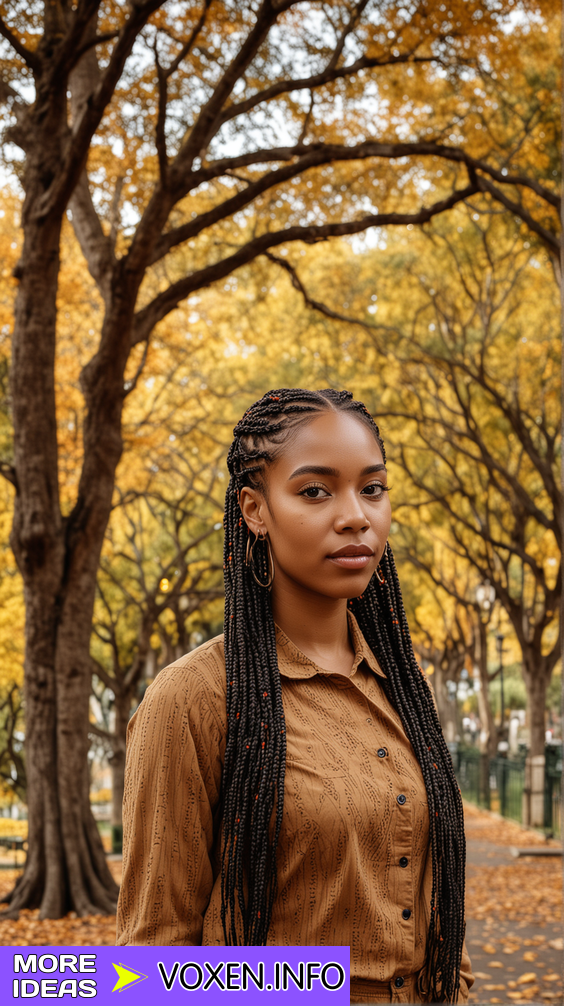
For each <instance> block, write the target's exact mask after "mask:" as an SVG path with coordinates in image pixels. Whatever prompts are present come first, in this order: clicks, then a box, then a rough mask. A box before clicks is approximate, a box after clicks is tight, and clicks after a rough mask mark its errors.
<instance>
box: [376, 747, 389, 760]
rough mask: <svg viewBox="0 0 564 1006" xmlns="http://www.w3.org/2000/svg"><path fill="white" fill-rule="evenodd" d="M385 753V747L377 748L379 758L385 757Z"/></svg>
mask: <svg viewBox="0 0 564 1006" xmlns="http://www.w3.org/2000/svg"><path fill="white" fill-rule="evenodd" d="M387 753H388V752H387V751H386V748H378V757H379V758H385V757H386V755H387Z"/></svg>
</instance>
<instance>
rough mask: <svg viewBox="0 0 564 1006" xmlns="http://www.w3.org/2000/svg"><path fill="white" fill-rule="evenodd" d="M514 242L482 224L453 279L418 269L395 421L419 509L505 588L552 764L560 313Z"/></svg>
mask: <svg viewBox="0 0 564 1006" xmlns="http://www.w3.org/2000/svg"><path fill="white" fill-rule="evenodd" d="M436 240H437V238H436ZM505 241H506V242H507V243H505ZM505 241H504V240H503V237H502V236H500V234H499V225H496V222H495V221H492V222H490V223H489V225H487V226H486V227H485V228H484V229H481V228H480V227H479V226H478V224H476V228H475V235H474V238H472V237H471V236H470V234H469V233H468V232H467V233H466V239H465V242H464V245H463V246H461V247H455V246H454V245H453V244H452V243H451V242H450V241H449V239H448V238H445V239H444V244H445V246H446V252H447V255H448V257H449V261H450V262H451V269H450V271H449V270H448V269H447V270H445V268H444V262H443V269H442V270H441V272H442V275H441V277H439V276H438V275H436V274H433V271H432V270H429V271H428V270H427V269H425V272H423V269H421V268H420V266H419V265H418V264H414V268H413V270H412V274H413V276H414V277H416V278H417V281H418V283H419V285H420V288H421V290H422V292H423V300H422V301H421V302H420V304H419V307H418V309H417V310H416V311H415V312H414V315H413V319H412V327H411V328H410V330H409V334H408V335H407V336H406V337H405V339H404V343H403V345H404V348H403V351H402V350H401V349H399V348H398V350H397V356H398V358H399V359H400V360H401V361H402V362H403V368H402V381H401V390H400V397H401V405H400V406H399V407H398V408H390V409H389V410H388V409H386V410H385V413H384V414H386V415H387V416H388V417H389V420H391V421H392V422H393V421H394V420H396V421H397V420H401V427H398V432H399V429H400V428H401V435H402V443H401V444H400V443H399V442H398V443H397V454H396V456H395V460H396V462H397V463H399V464H400V465H401V466H402V468H403V469H404V471H405V472H406V474H407V475H408V476H409V479H410V482H411V485H412V486H413V488H414V495H413V497H412V499H411V500H410V501H409V502H408V503H407V505H408V506H413V507H415V508H416V509H417V512H418V514H419V520H421V519H423V520H424V521H428V520H429V519H430V516H431V515H432V517H433V524H434V529H435V530H434V534H436V535H437V537H438V538H439V539H440V540H441V541H442V542H443V545H444V546H445V547H448V548H450V549H451V550H452V552H453V554H454V555H455V556H457V557H458V558H460V559H461V560H462V561H463V562H464V563H465V564H467V565H468V566H469V567H470V568H473V569H474V570H475V574H476V577H477V580H476V582H479V581H480V580H484V579H486V578H487V579H489V580H490V582H491V583H492V584H493V586H494V587H495V590H496V594H497V597H498V598H499V599H500V601H501V603H502V605H503V608H504V610H505V611H506V613H507V616H508V618H509V620H510V623H511V625H512V627H513V631H514V633H515V636H516V638H517V640H518V641H519V645H520V648H521V652H522V657H523V676H524V680H525V685H526V688H527V695H528V707H529V719H530V750H531V755H533V756H542V755H543V753H544V740H545V738H544V732H545V705H546V688H547V686H548V684H549V682H550V677H551V674H552V671H553V669H554V666H555V664H556V662H557V660H558V659H559V656H560V647H559V634H558V628H557V624H558V612H559V606H560V592H561V560H560V556H561V536H560V522H559V516H560V509H561V506H562V493H561V488H560V484H559V480H558V477H557V471H556V463H557V440H558V437H559V432H560V400H559V391H560V389H559V378H560V375H559V368H558V360H557V350H558V344H557V338H556V331H555V324H554V321H555V314H556V312H555V304H554V300H553V298H552V297H551V292H550V288H549V289H547V288H546V283H545V282H543V279H542V277H541V276H540V275H539V272H540V271H539V270H538V269H536V268H535V265H538V263H537V262H536V259H535V258H534V256H533V259H532V261H531V259H530V257H529V252H528V249H526V248H525V249H523V248H522V243H521V241H519V240H518V239H517V240H516V239H515V237H513V236H512V235H511V233H510V234H509V239H508V240H507V236H506V238H505ZM439 242H440V239H439ZM439 261H440V259H439ZM447 275H448V276H449V277H450V279H449V280H448V281H447V280H446V279H445V277H446V276H447ZM435 284H436V289H435ZM517 289H518V294H517ZM541 290H542V291H543V293H542V294H541V297H542V299H541V301H540V303H538V302H536V301H537V300H538V297H539V293H540V291H541ZM532 319H534V325H533V324H532ZM525 333H526V334H525ZM381 414H382V413H381ZM406 422H408V423H410V424H413V431H414V436H413V438H407V439H406V427H405V423H406ZM445 518H446V522H445ZM452 592H453V594H454V595H455V596H456V594H455V591H454V590H453V591H452ZM458 599H459V601H460V603H464V602H466V603H467V602H468V601H469V600H471V598H469V597H468V596H467V597H464V596H463V595H460V596H459V598H458Z"/></svg>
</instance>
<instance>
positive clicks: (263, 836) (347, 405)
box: [221, 388, 465, 1002]
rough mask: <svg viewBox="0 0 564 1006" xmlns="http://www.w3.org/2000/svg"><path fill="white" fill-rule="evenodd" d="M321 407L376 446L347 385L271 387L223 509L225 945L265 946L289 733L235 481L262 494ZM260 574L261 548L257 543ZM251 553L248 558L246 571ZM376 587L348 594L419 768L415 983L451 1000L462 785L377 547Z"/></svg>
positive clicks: (266, 601) (394, 584)
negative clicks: (419, 909)
mask: <svg viewBox="0 0 564 1006" xmlns="http://www.w3.org/2000/svg"><path fill="white" fill-rule="evenodd" d="M328 410H339V411H345V412H348V413H349V414H350V413H352V414H354V415H355V416H357V417H358V419H359V420H360V421H361V422H363V423H365V424H366V425H367V426H368V427H369V428H370V430H371V431H372V433H373V434H374V436H375V438H376V440H377V442H378V445H379V447H380V449H381V451H382V456H383V459H384V461H385V459H386V456H385V451H384V444H383V442H382V439H381V437H380V433H379V430H378V427H377V426H376V423H375V422H374V420H373V419H372V417H371V416H370V414H369V412H368V410H367V409H366V407H365V406H364V405H363V404H362V403H361V402H357V401H355V400H354V399H353V397H352V395H351V394H350V392H348V391H334V390H332V389H328V390H324V391H306V390H304V389H301V388H282V389H280V390H278V391H269V392H268V393H267V394H266V395H264V397H263V398H261V399H260V400H259V401H258V402H255V404H254V405H252V406H251V408H250V409H249V410H248V411H247V412H246V413H245V415H244V416H243V418H242V419H241V421H240V422H239V423H238V424H237V426H236V427H235V429H234V431H233V432H234V437H235V439H234V440H233V443H232V445H231V448H230V450H229V454H228V458H227V464H228V468H229V472H230V476H231V478H230V481H229V486H228V489H227V495H226V506H225V519H224V526H225V552H224V569H225V594H226V604H225V662H226V672H227V717H228V720H227V724H228V727H227V745H226V751H225V762H224V768H223V782H222V792H223V849H222V863H221V892H222V908H221V914H222V922H223V930H224V936H225V942H226V945H227V946H237V945H242V946H260V945H264V944H265V943H266V939H267V934H268V928H269V924H270V919H271V915H272V908H273V904H274V900H275V897H276V892H277V886H276V885H277V881H276V846H277V843H278V838H279V835H280V828H281V824H282V812H283V805H284V773H285V764H286V734H285V720H284V709H283V704H282V689H281V682H280V673H279V670H278V662H277V656H276V634H275V626H274V619H273V616H272V611H271V607H270V595H269V592H268V590H265V589H264V588H262V587H261V586H259V585H258V584H257V583H256V582H255V580H254V578H253V576H252V574H251V571H250V569H249V568H248V567H247V566H246V564H245V558H246V550H247V542H248V536H249V535H250V534H251V532H250V531H249V530H248V529H247V526H246V524H245V521H244V520H243V516H242V512H241V508H240V506H239V493H240V491H241V489H242V488H243V486H251V487H254V488H259V489H261V490H262V491H263V492H264V491H265V490H266V483H265V469H266V468H267V467H268V465H270V464H272V462H273V461H274V460H275V459H276V457H278V456H279V454H280V452H281V451H282V449H283V447H284V444H285V442H286V440H287V438H288V436H289V435H290V434H291V432H292V431H293V430H295V429H296V427H297V426H299V425H301V424H303V423H304V422H308V421H310V420H311V419H313V418H315V415H316V414H319V413H320V412H326V411H328ZM254 548H255V553H257V552H258V568H259V572H260V568H261V564H262V568H263V570H264V573H265V576H266V573H267V569H268V566H267V557H266V551H265V545H264V543H262V542H261V541H260V539H257V540H256V541H255V543H254ZM256 565H257V561H255V567H256ZM380 572H381V575H382V577H383V581H384V582H383V583H380V582H379V580H378V579H377V577H376V576H373V577H372V579H371V581H370V583H369V584H368V586H367V588H366V589H365V591H364V593H363V594H362V595H361V597H358V598H353V599H351V600H349V601H348V605H349V607H350V609H351V611H352V612H353V613H354V615H355V617H356V619H357V621H358V624H359V626H360V629H361V631H362V633H363V635H364V638H365V639H366V641H367V643H368V645H369V646H370V648H371V649H372V651H373V652H374V654H375V656H376V657H377V659H378V661H379V663H380V665H381V667H382V669H383V671H384V672H385V674H386V684H385V687H386V689H387V693H388V695H389V697H390V700H391V701H392V703H393V705H394V706H395V708H396V709H397V711H398V713H399V715H400V717H401V721H402V723H403V726H404V729H405V732H406V734H407V737H408V739H409V741H410V743H411V745H412V747H413V750H414V752H415V755H416V757H417V759H418V762H419V764H420V766H421V771H422V773H423V779H424V782H425V789H426V791H427V800H428V807H429V821H430V842H431V853H432V893H431V905H430V909H431V921H430V925H429V930H428V934H427V947H426V956H425V973H424V979H425V984H426V986H427V988H426V990H425V991H426V992H427V994H428V996H429V998H430V1000H431V1001H433V1002H456V1000H457V997H458V989H459V975H460V962H461V954H462V944H463V940H464V863H465V840H464V826H463V814H462V800H461V796H460V790H459V788H458V784H457V782H456V778H455V775H454V769H453V766H452V761H451V757H450V754H449V751H448V748H447V746H446V743H445V740H444V737H443V734H442V730H441V727H440V723H439V719H438V716H437V712H436V709H435V705H434V703H433V699H432V695H431V691H430V688H429V685H428V683H427V681H426V679H425V677H424V675H423V673H422V671H421V669H420V667H419V665H418V664H417V661H416V659H415V655H414V653H413V646H412V643H411V637H410V634H409V628H408V625H407V619H406V615H405V610H404V606H403V601H402V596H401V590H400V585H399V581H398V575H397V571H396V566H395V562H394V557H393V554H392V551H391V548H390V546H389V544H387V545H386V549H385V551H384V555H383V557H382V560H381V562H380Z"/></svg>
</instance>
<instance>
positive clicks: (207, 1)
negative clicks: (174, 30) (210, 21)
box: [164, 0, 211, 78]
mask: <svg viewBox="0 0 564 1006" xmlns="http://www.w3.org/2000/svg"><path fill="white" fill-rule="evenodd" d="M210 5H211V0H204V9H203V11H202V13H201V15H200V18H199V20H198V22H197V24H196V25H195V26H194V28H193V29H192V31H191V33H190V35H189V37H188V38H187V40H186V42H185V43H184V45H183V46H182V48H181V50H180V52H179V53H178V55H177V56H175V58H174V59H173V61H172V63H171V64H170V66H167V67H166V69H165V71H164V73H165V75H166V77H167V78H168V77H171V76H172V74H173V73H176V71H177V70H178V67H179V66H180V64H181V63H182V61H183V60H184V59H186V57H187V56H188V54H189V53H190V50H191V48H192V46H193V45H194V42H195V41H196V39H197V37H198V35H199V34H200V32H201V30H202V28H203V27H204V24H205V22H206V17H207V14H208V10H209V9H210Z"/></svg>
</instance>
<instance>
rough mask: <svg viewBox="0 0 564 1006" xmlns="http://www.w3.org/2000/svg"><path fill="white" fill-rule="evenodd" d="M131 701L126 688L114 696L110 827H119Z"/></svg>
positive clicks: (131, 696)
mask: <svg viewBox="0 0 564 1006" xmlns="http://www.w3.org/2000/svg"><path fill="white" fill-rule="evenodd" d="M132 699H133V689H130V688H128V689H127V692H125V693H121V694H119V695H116V697H115V704H114V713H115V726H114V735H113V737H112V748H113V750H112V755H111V758H110V766H111V769H112V826H116V825H117V826H121V824H122V821H123V818H122V805H123V791H124V782H125V741H126V736H127V724H128V722H129V713H130V710H131V702H132Z"/></svg>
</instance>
